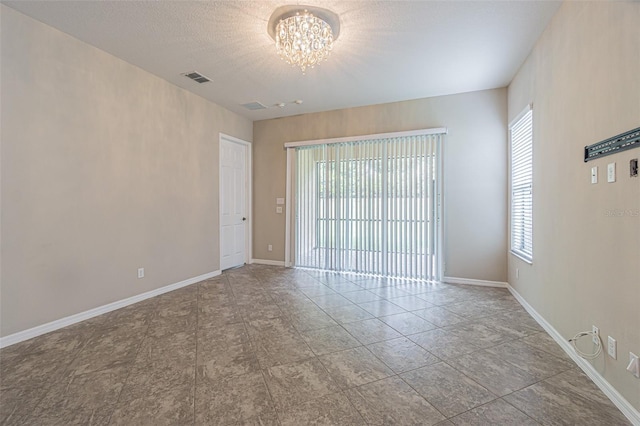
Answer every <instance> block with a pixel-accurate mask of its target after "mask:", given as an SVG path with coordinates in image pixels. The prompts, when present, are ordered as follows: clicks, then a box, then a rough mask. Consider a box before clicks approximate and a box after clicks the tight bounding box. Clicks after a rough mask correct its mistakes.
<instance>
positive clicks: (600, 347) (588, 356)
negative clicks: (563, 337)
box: [569, 331, 602, 360]
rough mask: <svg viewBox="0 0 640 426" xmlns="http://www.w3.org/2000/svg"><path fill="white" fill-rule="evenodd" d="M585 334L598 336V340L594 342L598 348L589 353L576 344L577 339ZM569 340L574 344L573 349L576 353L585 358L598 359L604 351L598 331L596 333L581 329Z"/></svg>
mask: <svg viewBox="0 0 640 426" xmlns="http://www.w3.org/2000/svg"><path fill="white" fill-rule="evenodd" d="M584 336H592V337H596V338H597V342H594V343H595V345H596V350H595V352H594V353H591V354H588V353H585V352H582V351H581V350H580V349H578V346H577V345H576V341H577V340H578V339H579V338H581V337H584ZM569 342H571V344H572V345H573V349H574V350H575V351H576V353H577V354H578V355H580V356H581V357H582V358H584V359H589V360H591V359H596V358H598V357H599V356H600V353H602V340H600V335H599V334H597V333H594V332H593V331H581V332H580V333H578V334H576V335H575V336H573V337H572V338H571V339H569Z"/></svg>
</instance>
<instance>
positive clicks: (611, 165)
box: [607, 163, 616, 183]
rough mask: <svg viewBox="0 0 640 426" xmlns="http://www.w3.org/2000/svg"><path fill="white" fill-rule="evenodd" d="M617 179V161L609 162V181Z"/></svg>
mask: <svg viewBox="0 0 640 426" xmlns="http://www.w3.org/2000/svg"><path fill="white" fill-rule="evenodd" d="M615 181H616V163H609V164H607V182H609V183H611V182H615Z"/></svg>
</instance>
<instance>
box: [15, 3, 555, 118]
mask: <svg viewBox="0 0 640 426" xmlns="http://www.w3.org/2000/svg"><path fill="white" fill-rule="evenodd" d="M3 3H4V4H6V5H8V6H10V7H12V8H14V9H16V10H18V11H21V12H22V13H24V14H26V15H29V16H31V17H33V18H35V19H37V20H39V21H42V22H44V23H46V24H48V25H51V26H53V27H55V28H58V29H60V30H61V31H63V32H65V33H68V34H70V35H72V36H74V37H76V38H78V39H80V40H83V41H85V42H87V43H89V44H92V45H94V46H96V47H98V48H100V49H102V50H105V51H107V52H109V53H111V54H113V55H115V56H117V57H119V58H122V59H124V60H125V61H127V62H129V63H131V64H134V65H137V66H138V67H140V68H142V69H144V70H147V71H149V72H151V73H153V74H155V75H157V76H159V77H162V78H163V79H165V80H167V81H169V82H171V83H173V84H175V85H177V86H180V87H183V88H185V89H187V90H189V91H191V92H193V93H196V94H198V95H200V96H202V97H204V98H206V99H209V100H211V101H213V102H215V103H217V104H219V105H222V106H224V107H226V108H228V109H230V110H232V111H235V112H237V113H239V114H242V115H244V116H245V117H248V118H249V119H251V120H262V119H267V118H275V117H283V116H288V115H295V114H302V113H307V112H317V111H326V110H332V109H339V108H346V107H353V106H362V105H372V104H380V103H386V102H394V101H401V100H408V99H417V98H424V97H430V96H438V95H446V94H453V93H462V92H469V91H474V90H483V89H491V88H496V87H504V86H506V85H507V84H509V82H510V81H511V79H512V78H513V76H514V74H515V73H516V71H517V70H518V67H519V66H520V65H521V64H522V62H523V61H524V60H525V58H526V57H527V55H528V54H529V52H530V51H531V49H532V47H533V45H534V43H535V41H536V40H537V39H538V38H539V36H540V34H541V33H542V31H543V30H544V28H545V27H546V25H547V23H548V22H549V20H550V19H551V17H552V16H553V15H554V13H555V12H556V10H557V9H558V7H559V5H560V3H561V2H559V1H519V0H511V1H504V0H500V1H452V0H449V1H374V0H358V1H315V0H309V1H305V0H303V1H302V4H309V5H313V6H319V7H324V8H327V9H330V10H332V11H334V12H336V13H337V14H338V15H339V16H340V22H341V31H340V37H339V39H338V40H337V42H336V43H335V46H334V50H333V52H332V54H331V56H330V57H329V59H328V60H327V61H326V62H323V63H321V64H319V65H318V66H316V67H315V68H314V69H311V70H308V71H307V73H306V75H303V74H302V73H301V72H300V70H299V69H297V68H292V67H291V66H289V65H288V64H286V63H284V62H283V61H282V60H281V59H280V58H279V57H278V56H277V55H276V53H275V46H274V45H273V44H274V43H273V41H272V40H271V38H270V37H269V35H268V34H267V22H268V20H269V17H270V15H271V13H272V12H273V10H275V9H276V8H277V7H279V6H282V5H286V4H291V3H293V4H296V3H299V2H298V1H292V2H287V1H271V0H265V1H239V0H225V1H209V2H195V1H85V2H82V1H79V2H76V1H3ZM193 70H197V71H199V72H200V73H202V74H204V75H205V76H207V77H209V78H211V79H213V81H212V82H210V83H205V84H198V83H196V82H194V81H191V80H189V79H187V78H186V77H184V76H183V75H182V73H184V72H188V71H193ZM296 99H302V100H303V101H304V103H303V104H302V105H295V104H293V103H292V102H293V101H294V100H296ZM251 101H259V102H261V103H263V104H264V105H267V106H269V108H268V109H265V110H259V111H248V110H246V109H245V108H243V107H241V104H244V103H247V102H251ZM280 102H285V103H287V105H286V106H285V107H284V108H278V107H275V106H274V105H275V104H277V103H280Z"/></svg>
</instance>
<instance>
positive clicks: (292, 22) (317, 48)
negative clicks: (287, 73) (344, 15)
mask: <svg viewBox="0 0 640 426" xmlns="http://www.w3.org/2000/svg"><path fill="white" fill-rule="evenodd" d="M268 28H269V34H270V35H271V37H272V38H273V39H274V40H275V42H276V51H277V53H278V55H280V57H281V58H282V59H283V60H285V61H287V62H288V63H290V64H291V65H293V66H297V67H300V69H301V70H302V73H303V74H304V72H305V71H306V69H307V68H313V67H314V66H315V65H316V64H317V63H319V62H322V61H324V60H325V59H327V57H328V56H329V53H330V52H331V50H332V49H333V42H334V40H335V39H336V38H338V33H339V30H340V23H339V20H338V16H337V15H336V14H335V13H333V12H330V11H328V10H326V9H320V8H314V7H311V6H283V7H281V8H278V9H276V11H275V12H274V13H273V15H271V19H270V20H269V27H268Z"/></svg>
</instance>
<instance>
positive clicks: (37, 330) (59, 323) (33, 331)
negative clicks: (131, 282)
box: [0, 271, 221, 348]
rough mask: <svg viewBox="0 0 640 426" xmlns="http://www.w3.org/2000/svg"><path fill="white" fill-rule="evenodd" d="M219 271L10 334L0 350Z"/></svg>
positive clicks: (1, 339) (209, 276) (196, 281)
mask: <svg viewBox="0 0 640 426" xmlns="http://www.w3.org/2000/svg"><path fill="white" fill-rule="evenodd" d="M220 274H221V272H220V271H213V272H209V273H206V274H204V275H199V276H197V277H193V278H189V279H186V280H184V281H180V282H178V283H175V284H169V285H167V286H164V287H161V288H157V289H155V290H151V291H147V292H146V293H142V294H138V295H135V296H131V297H128V298H126V299H122V300H118V301H116V302H112V303H108V304H106V305H102V306H98V307H97V308H93V309H89V310H88V311H84V312H80V313H78V314H74V315H70V316H68V317H64V318H60V319H58V320H55V321H51V322H48V323H46V324H42V325H38V326H36V327H33V328H29V329H27V330H23V331H19V332H17V333H13V334H10V335H8V336H5V337H0V348H4V347H7V346H11V345H14V344H16V343H20V342H23V341H25V340H29V339H32V338H34V337H37V336H40V335H42V334H46V333H49V332H51V331H55V330H58V329H60V328H63V327H67V326H69V325H71V324H75V323H78V322H80V321H84V320H87V319H89V318H93V317H96V316H98V315H102V314H106V313H107V312H111V311H115V310H116V309H120V308H124V307H125V306H129V305H133V304H134V303H138V302H141V301H143V300H145V299H149V298H151V297H154V296H159V295H161V294H163V293H168V292H170V291H173V290H177V289H179V288H182V287H186V286H188V285H191V284H195V283H198V282H200V281H204V280H206V279H208V278H213V277H216V276H218V275H220Z"/></svg>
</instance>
